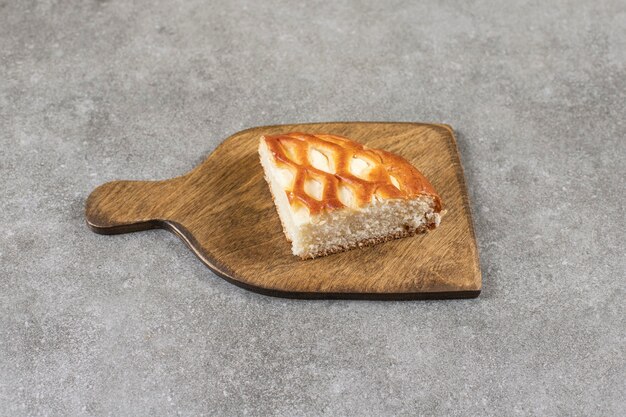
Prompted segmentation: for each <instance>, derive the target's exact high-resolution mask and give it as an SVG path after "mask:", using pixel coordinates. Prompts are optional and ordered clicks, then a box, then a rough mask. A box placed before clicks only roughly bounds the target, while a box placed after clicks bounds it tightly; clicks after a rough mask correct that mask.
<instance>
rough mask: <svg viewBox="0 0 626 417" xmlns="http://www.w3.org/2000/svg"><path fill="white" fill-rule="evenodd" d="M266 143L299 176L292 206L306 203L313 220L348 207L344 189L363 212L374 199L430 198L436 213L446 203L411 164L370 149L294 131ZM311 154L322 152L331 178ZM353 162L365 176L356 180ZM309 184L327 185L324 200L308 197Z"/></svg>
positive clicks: (337, 138) (276, 159) (268, 138)
mask: <svg viewBox="0 0 626 417" xmlns="http://www.w3.org/2000/svg"><path fill="white" fill-rule="evenodd" d="M261 140H264V141H265V143H266V145H267V147H268V148H269V150H270V152H271V153H272V155H273V157H274V162H275V163H276V164H277V165H278V166H281V167H283V168H287V169H289V170H290V171H291V172H292V173H293V174H294V181H293V184H292V187H291V189H288V190H286V192H287V196H288V197H289V202H290V204H292V205H293V204H302V205H304V206H305V207H307V208H308V210H309V212H310V213H311V214H312V215H314V214H319V213H321V212H322V211H327V212H329V211H332V210H335V209H339V208H343V207H345V206H344V204H343V203H342V202H341V201H340V199H339V187H340V186H343V187H348V188H349V189H350V191H351V192H352V195H353V196H354V198H355V202H356V205H357V206H359V207H362V206H364V205H366V204H369V203H370V202H371V201H372V197H373V196H374V195H376V196H378V197H380V198H383V199H389V198H394V199H412V198H415V197H417V196H419V195H428V196H431V197H432V198H433V202H434V207H433V209H434V211H435V212H439V211H441V199H440V197H439V195H438V194H437V192H436V191H435V189H434V188H433V186H432V185H431V184H430V182H428V180H427V179H426V177H424V175H422V173H421V172H419V171H418V170H417V169H416V168H415V167H414V166H412V165H411V164H410V163H409V162H408V161H407V160H406V159H404V158H402V157H401V156H398V155H395V154H392V153H391V152H387V151H383V150H380V149H371V148H368V147H366V146H364V145H362V144H360V143H358V142H355V141H353V140H350V139H347V138H344V137H341V136H336V135H323V134H318V135H311V134H306V133H298V132H293V133H287V134H284V135H275V136H263V137H262V138H261ZM311 149H315V150H317V151H319V152H321V153H322V154H323V155H324V156H325V157H326V158H327V159H328V160H329V163H330V164H331V165H332V167H333V169H332V171H333V172H332V173H330V172H325V171H322V170H320V169H317V168H315V167H314V166H313V165H312V164H311V161H310V158H309V152H310V150H311ZM353 158H358V159H360V160H361V161H362V162H363V163H366V164H367V170H366V172H364V173H362V174H360V175H358V176H357V174H355V173H353V172H352V171H351V168H350V166H351V163H352V161H353ZM308 180H315V181H318V182H320V183H321V184H322V187H323V192H322V198H321V200H317V199H315V198H313V197H312V196H310V195H308V194H307V193H306V192H305V190H304V185H305V182H306V181H308ZM394 182H395V184H394Z"/></svg>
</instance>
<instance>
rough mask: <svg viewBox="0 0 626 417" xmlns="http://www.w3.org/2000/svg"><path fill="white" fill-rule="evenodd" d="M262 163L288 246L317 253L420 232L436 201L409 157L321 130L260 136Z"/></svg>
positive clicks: (434, 219)
mask: <svg viewBox="0 0 626 417" xmlns="http://www.w3.org/2000/svg"><path fill="white" fill-rule="evenodd" d="M259 155H260V157H261V164H262V165H263V169H264V170H265V179H266V180H267V182H268V184H269V187H270V191H271V193H272V196H273V198H274V203H275V204H276V209H277V211H278V215H279V217H280V220H281V222H282V225H283V230H284V232H285V235H286V236H287V239H289V240H290V241H291V244H292V252H293V254H294V255H297V256H300V257H301V258H315V257H318V256H324V255H329V254H332V253H336V252H342V251H345V250H348V249H352V248H355V247H360V246H366V245H372V244H376V243H381V242H385V241H387V240H391V239H397V238H401V237H405V236H411V235H413V234H415V233H419V232H425V231H427V230H428V229H433V228H435V227H437V226H438V225H439V222H440V220H441V199H440V198H439V195H438V194H437V192H436V191H435V190H434V188H433V187H432V185H430V183H429V182H428V180H427V179H426V178H425V177H424V176H423V175H422V174H421V173H420V172H419V171H418V170H417V169H416V168H415V167H413V166H412V165H411V164H410V163H409V162H408V161H407V160H405V159H404V158H402V157H400V156H398V155H395V154H393V153H390V152H386V151H383V150H380V149H371V148H368V147H366V146H364V145H362V144H360V143H358V142H355V141H353V140H350V139H347V138H344V137H340V136H336V135H322V134H316V135H311V134H305V133H295V132H294V133H287V134H284V135H275V136H263V137H261V139H260V143H259Z"/></svg>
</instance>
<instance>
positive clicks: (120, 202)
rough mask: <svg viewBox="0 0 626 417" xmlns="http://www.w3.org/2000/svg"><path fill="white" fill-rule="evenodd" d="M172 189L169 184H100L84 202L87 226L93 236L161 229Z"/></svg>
mask: <svg viewBox="0 0 626 417" xmlns="http://www.w3.org/2000/svg"><path fill="white" fill-rule="evenodd" d="M176 188H177V187H176V184H175V183H174V181H172V180H167V181H112V182H108V183H106V184H102V185H101V186H99V187H98V188H96V189H95V190H93V192H92V193H91V194H90V195H89V197H88V198H87V202H86V204H85V217H86V219H87V224H88V225H89V227H90V228H91V229H92V230H93V231H94V232H96V233H101V234H106V235H111V234H118V233H128V232H136V231H140V230H147V229H154V228H158V227H162V226H163V223H164V221H165V220H166V218H167V211H168V210H167V200H168V199H167V196H168V194H169V195H170V196H171V195H172V194H173V193H174V192H175V190H176ZM170 208H171V207H170Z"/></svg>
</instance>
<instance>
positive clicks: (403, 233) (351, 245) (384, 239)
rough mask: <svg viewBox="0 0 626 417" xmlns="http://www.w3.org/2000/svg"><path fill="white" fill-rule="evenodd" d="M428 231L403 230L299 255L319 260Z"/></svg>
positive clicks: (425, 227)
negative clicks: (322, 257)
mask: <svg viewBox="0 0 626 417" xmlns="http://www.w3.org/2000/svg"><path fill="white" fill-rule="evenodd" d="M428 229H429V226H421V227H419V228H417V229H409V230H403V231H401V232H394V233H391V234H388V235H386V236H379V237H372V238H367V239H363V240H360V241H358V242H352V243H349V244H347V245H334V246H327V247H325V248H324V249H322V250H318V251H317V252H310V253H302V254H299V255H298V256H299V257H300V258H301V259H313V258H319V257H320V256H326V255H332V254H335V253H340V252H345V251H348V250H351V249H356V248H365V247H367V246H373V245H378V244H379V243H384V242H388V241H390V240H395V239H400V238H403V237H409V236H414V235H416V234H419V233H426V232H427V231H428Z"/></svg>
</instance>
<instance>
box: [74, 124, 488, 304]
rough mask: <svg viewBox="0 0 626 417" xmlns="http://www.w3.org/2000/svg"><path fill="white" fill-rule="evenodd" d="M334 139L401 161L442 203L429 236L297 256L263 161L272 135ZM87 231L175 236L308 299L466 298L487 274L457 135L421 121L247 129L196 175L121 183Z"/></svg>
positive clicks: (217, 264)
mask: <svg viewBox="0 0 626 417" xmlns="http://www.w3.org/2000/svg"><path fill="white" fill-rule="evenodd" d="M292 131H301V132H307V133H331V134H337V135H342V136H346V137H349V138H351V139H354V140H356V141H359V142H362V143H365V144H367V145H368V146H371V147H377V148H382V149H385V150H388V151H391V152H395V153H397V154H399V155H402V156H403V157H405V158H406V159H408V160H409V161H411V162H412V163H413V164H414V165H415V166H417V167H418V168H419V169H420V170H421V171H422V172H423V173H424V175H426V177H427V178H428V179H429V180H430V181H431V183H432V184H433V186H434V187H435V189H437V191H438V192H439V194H440V195H441V197H442V199H443V202H444V208H445V209H447V214H446V216H445V217H444V219H443V221H442V223H441V226H440V227H439V228H437V229H435V230H434V231H431V232H430V233H427V234H424V235H418V236H415V237H410V238H405V239H399V240H395V241H391V242H387V243H384V244H381V245H376V246H372V247H368V248H364V249H356V250H352V251H348V252H344V253H340V254H335V255H330V256H325V257H321V258H316V259H312V260H305V261H303V260H300V259H299V258H297V257H295V256H293V255H292V254H291V248H290V244H289V243H288V242H287V240H286V239H285V236H284V234H283V232H282V228H281V225H280V221H279V219H278V215H277V213H276V210H275V208H274V204H273V202H272V198H271V195H270V192H269V190H268V186H267V184H266V182H265V181H264V179H263V171H262V168H261V165H260V163H259V158H258V154H257V146H258V140H259V137H260V136H261V135H264V134H279V133H286V132H292ZM86 217H87V223H88V225H89V226H90V227H91V228H92V229H93V230H94V231H95V232H97V233H103V234H115V233H126V232H131V231H138V230H145V229H149V228H155V227H163V228H167V229H169V230H171V231H173V232H174V233H176V234H177V235H179V236H180V237H181V238H182V239H183V240H184V241H185V243H187V245H189V247H190V248H191V249H192V250H193V251H194V252H195V253H196V255H198V257H200V259H201V260H202V261H203V262H204V263H206V264H207V265H208V266H209V267H210V268H211V269H212V270H213V271H215V272H216V273H217V274H218V275H220V276H222V277H223V278H225V279H227V280H229V281H231V282H233V283H235V284H237V285H239V286H242V287H245V288H248V289H250V290H253V291H257V292H260V293H264V294H269V295H276V296H286V297H301V298H367V299H414V298H467V297H475V296H478V294H479V293H480V289H481V274H480V267H479V262H478V254H477V249H476V241H475V237H474V230H473V226H472V220H471V215H470V209H469V203H468V197H467V192H466V188H465V182H464V178H463V170H462V167H461V163H460V160H459V155H458V151H457V148H456V143H455V139H454V134H453V132H452V129H451V128H450V127H449V126H446V125H428V124H417V123H316V124H302V125H283V126H266V127H257V128H253V129H248V130H244V131H242V132H239V133H236V134H235V135H233V136H231V137H229V138H228V139H227V140H225V141H224V142H223V143H222V144H221V145H220V146H219V147H218V148H217V149H216V150H215V151H214V152H213V153H212V154H211V155H210V156H209V157H208V158H207V159H206V160H205V161H204V162H203V163H202V164H200V165H199V166H198V167H196V168H195V169H194V170H192V171H191V172H189V173H187V174H185V175H183V176H181V177H177V178H173V179H170V180H165V181H114V182H110V183H107V184H104V185H102V186H100V187H98V188H96V189H95V190H94V191H93V193H92V194H91V195H90V196H89V198H88V199H87V203H86Z"/></svg>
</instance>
